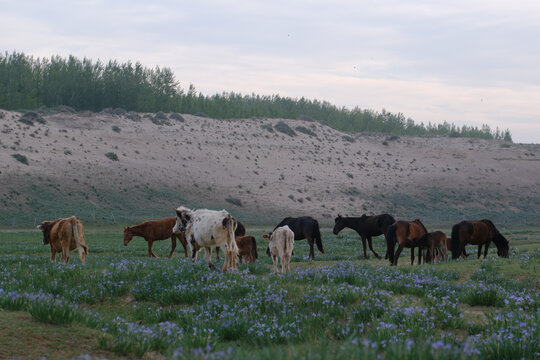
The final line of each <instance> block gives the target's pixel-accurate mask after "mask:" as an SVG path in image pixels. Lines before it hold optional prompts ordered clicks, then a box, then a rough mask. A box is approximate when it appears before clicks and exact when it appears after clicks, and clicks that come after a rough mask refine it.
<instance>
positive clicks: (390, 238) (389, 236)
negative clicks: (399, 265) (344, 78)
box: [385, 224, 396, 265]
mask: <svg viewBox="0 0 540 360" xmlns="http://www.w3.org/2000/svg"><path fill="white" fill-rule="evenodd" d="M385 237H386V249H387V250H388V258H389V259H390V265H392V264H394V245H395V243H396V225H395V224H393V225H390V226H389V227H388V230H387V231H386V234H385Z"/></svg>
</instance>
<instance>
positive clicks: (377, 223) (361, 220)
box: [333, 214, 396, 259]
mask: <svg viewBox="0 0 540 360" xmlns="http://www.w3.org/2000/svg"><path fill="white" fill-rule="evenodd" d="M334 222H335V225H334V230H333V232H334V235H337V234H339V232H340V231H341V230H343V229H344V228H350V229H353V230H354V231H356V232H357V233H358V235H360V237H361V238H362V246H363V247H364V258H366V259H367V258H368V256H367V253H366V239H367V241H368V244H369V249H370V250H371V252H372V253H373V254H374V255H375V257H377V258H378V259H380V258H381V257H380V256H379V254H377V253H376V252H375V250H373V246H372V244H371V237H372V236H379V235H384V236H385V238H386V232H387V231H388V228H389V227H390V225H392V224H393V223H395V222H396V220H395V219H394V217H393V216H391V215H388V214H380V215H374V216H366V214H364V215H362V216H360V217H343V216H341V215H338V217H337V218H335V219H334ZM386 257H388V252H387V253H386Z"/></svg>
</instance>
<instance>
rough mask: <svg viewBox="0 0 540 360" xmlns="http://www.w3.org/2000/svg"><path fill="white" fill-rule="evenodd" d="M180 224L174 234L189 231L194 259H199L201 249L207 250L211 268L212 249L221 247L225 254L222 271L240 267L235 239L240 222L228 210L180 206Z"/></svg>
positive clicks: (178, 213)
mask: <svg viewBox="0 0 540 360" xmlns="http://www.w3.org/2000/svg"><path fill="white" fill-rule="evenodd" d="M175 211H176V224H175V225H174V227H173V233H175V234H179V233H181V232H182V231H185V237H186V240H187V241H188V243H189V244H190V246H191V254H192V255H191V257H192V259H193V261H195V260H196V259H197V254H198V252H199V250H200V249H202V248H204V251H205V259H206V262H207V263H208V266H209V267H210V268H215V265H214V264H213V263H212V246H219V247H220V248H222V249H223V250H224V251H225V262H224V263H223V269H222V271H226V270H227V269H229V268H232V269H235V268H236V259H237V256H238V245H237V244H236V241H235V240H234V231H235V230H236V226H237V221H236V220H235V219H234V218H233V217H232V216H231V214H229V213H228V212H227V211H225V210H221V211H216V210H208V209H199V210H191V209H188V208H186V207H183V206H180V207H178V208H177V209H176V210H175Z"/></svg>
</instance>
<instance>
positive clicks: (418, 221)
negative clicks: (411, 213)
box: [412, 219, 428, 232]
mask: <svg viewBox="0 0 540 360" xmlns="http://www.w3.org/2000/svg"><path fill="white" fill-rule="evenodd" d="M412 222H413V223H416V224H417V225H420V226H421V227H422V229H424V231H425V232H428V231H427V229H426V227H425V226H424V224H423V223H422V221H420V219H414V220H413V221H412Z"/></svg>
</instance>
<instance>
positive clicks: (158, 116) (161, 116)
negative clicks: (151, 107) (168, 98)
mask: <svg viewBox="0 0 540 360" xmlns="http://www.w3.org/2000/svg"><path fill="white" fill-rule="evenodd" d="M154 117H155V118H156V119H159V120H167V119H168V117H167V114H165V113H164V112H163V111H160V112H158V113H157V114H156V116H154Z"/></svg>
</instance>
